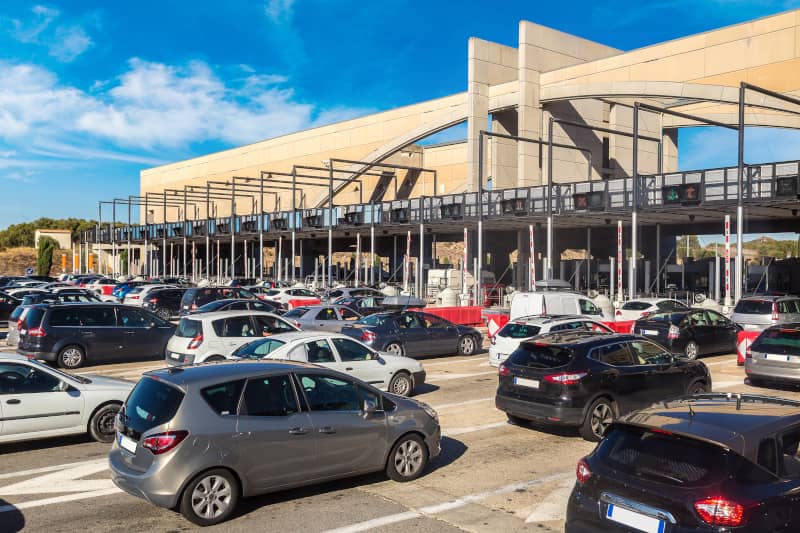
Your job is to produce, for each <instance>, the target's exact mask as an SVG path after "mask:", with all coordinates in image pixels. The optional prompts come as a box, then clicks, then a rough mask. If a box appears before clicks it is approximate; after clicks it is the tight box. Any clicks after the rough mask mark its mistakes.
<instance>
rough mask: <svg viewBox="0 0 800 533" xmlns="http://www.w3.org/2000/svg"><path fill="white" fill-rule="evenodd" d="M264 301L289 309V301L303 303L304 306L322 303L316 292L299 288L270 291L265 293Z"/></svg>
mask: <svg viewBox="0 0 800 533" xmlns="http://www.w3.org/2000/svg"><path fill="white" fill-rule="evenodd" d="M262 300H265V301H267V302H275V303H278V304H280V305H281V306H283V307H285V308H288V307H289V301H298V302H302V303H303V304H304V305H310V304H318V303H320V299H319V296H317V295H316V294H314V292H312V291H310V290H308V289H301V288H299V287H289V288H279V289H270V290H268V291H267V292H265V293H264V297H263V298H262Z"/></svg>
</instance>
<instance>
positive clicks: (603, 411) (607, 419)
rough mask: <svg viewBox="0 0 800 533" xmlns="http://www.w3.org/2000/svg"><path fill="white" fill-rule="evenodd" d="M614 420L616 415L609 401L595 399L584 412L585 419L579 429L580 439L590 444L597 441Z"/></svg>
mask: <svg viewBox="0 0 800 533" xmlns="http://www.w3.org/2000/svg"><path fill="white" fill-rule="evenodd" d="M614 418H616V414H615V412H614V405H613V404H612V403H611V401H610V400H609V399H607V398H598V399H596V400H595V401H593V402H592V405H590V406H589V410H588V411H587V412H586V419H584V421H583V424H582V425H581V428H580V433H581V437H583V438H584V439H586V440H588V441H591V442H597V441H599V440H600V439H602V438H603V434H604V433H605V431H606V428H607V427H608V426H610V425H611V423H612V422H613V421H614Z"/></svg>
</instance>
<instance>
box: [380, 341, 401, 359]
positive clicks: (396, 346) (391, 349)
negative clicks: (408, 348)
mask: <svg viewBox="0 0 800 533" xmlns="http://www.w3.org/2000/svg"><path fill="white" fill-rule="evenodd" d="M384 351H385V352H386V353H388V354H389V355H396V356H398V357H401V356H402V355H403V346H402V345H401V344H400V343H399V342H390V343H389V345H388V346H386V348H385V349H384Z"/></svg>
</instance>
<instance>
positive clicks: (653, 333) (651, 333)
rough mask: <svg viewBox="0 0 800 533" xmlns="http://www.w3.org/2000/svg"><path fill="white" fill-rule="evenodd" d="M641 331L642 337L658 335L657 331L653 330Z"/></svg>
mask: <svg viewBox="0 0 800 533" xmlns="http://www.w3.org/2000/svg"><path fill="white" fill-rule="evenodd" d="M641 331H642V335H658V331H656V330H654V329H643V330H641Z"/></svg>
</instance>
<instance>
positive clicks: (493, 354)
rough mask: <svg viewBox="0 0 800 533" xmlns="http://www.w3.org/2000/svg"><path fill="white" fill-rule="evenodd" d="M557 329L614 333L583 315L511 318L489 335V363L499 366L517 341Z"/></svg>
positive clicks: (514, 348) (515, 347)
mask: <svg viewBox="0 0 800 533" xmlns="http://www.w3.org/2000/svg"><path fill="white" fill-rule="evenodd" d="M557 331H593V332H595V333H614V331H613V330H612V329H611V328H609V327H608V326H606V325H604V324H601V323H600V322H598V321H596V320H592V319H589V318H586V317H583V316H530V317H520V318H518V319H516V320H511V321H509V322H507V323H506V325H505V326H503V327H502V328H501V329H500V331H498V332H497V334H496V335H495V336H494V337H489V342H490V345H489V364H490V365H492V366H500V364H501V363H502V362H503V361H505V360H506V359H508V356H509V355H511V354H512V353H513V352H514V350H516V349H517V347H519V343H521V342H523V341H527V340H530V339H532V338H533V337H536V336H538V335H544V334H545V333H555V332H557Z"/></svg>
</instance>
